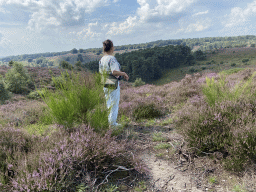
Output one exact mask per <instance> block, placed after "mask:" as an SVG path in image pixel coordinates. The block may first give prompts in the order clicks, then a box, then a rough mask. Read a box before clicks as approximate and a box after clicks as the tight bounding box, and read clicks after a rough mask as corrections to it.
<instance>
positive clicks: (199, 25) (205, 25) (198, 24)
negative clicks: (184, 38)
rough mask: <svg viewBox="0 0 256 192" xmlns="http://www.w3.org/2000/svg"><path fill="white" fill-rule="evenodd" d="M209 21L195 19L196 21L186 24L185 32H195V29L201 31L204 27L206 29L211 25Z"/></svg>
mask: <svg viewBox="0 0 256 192" xmlns="http://www.w3.org/2000/svg"><path fill="white" fill-rule="evenodd" d="M210 23H211V22H210V20H206V21H204V22H201V21H197V22H196V23H191V24H189V25H188V27H187V28H186V30H185V32H186V33H191V32H195V31H203V30H205V29H208V28H209V27H210V26H211V24H210Z"/></svg>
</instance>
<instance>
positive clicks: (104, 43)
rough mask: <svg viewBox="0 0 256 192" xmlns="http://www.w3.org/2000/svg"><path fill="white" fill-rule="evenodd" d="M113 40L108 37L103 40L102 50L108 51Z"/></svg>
mask: <svg viewBox="0 0 256 192" xmlns="http://www.w3.org/2000/svg"><path fill="white" fill-rule="evenodd" d="M113 46H114V45H113V42H112V41H111V40H109V39H107V40H106V41H104V42H103V50H104V52H108V51H109V50H110V49H111V48H112V47H113Z"/></svg>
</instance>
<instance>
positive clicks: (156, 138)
mask: <svg viewBox="0 0 256 192" xmlns="http://www.w3.org/2000/svg"><path fill="white" fill-rule="evenodd" d="M152 140H153V141H154V142H155V141H167V138H166V137H163V133H161V132H159V133H154V134H153V136H152Z"/></svg>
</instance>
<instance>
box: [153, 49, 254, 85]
mask: <svg viewBox="0 0 256 192" xmlns="http://www.w3.org/2000/svg"><path fill="white" fill-rule="evenodd" d="M246 59H248V61H247V60H246ZM243 61H244V62H243ZM245 61H246V62H245ZM255 64H256V48H252V47H248V48H226V49H220V50H217V51H215V52H214V53H212V52H211V53H208V54H207V58H206V60H204V61H197V62H196V65H195V66H186V67H179V68H177V69H172V70H169V71H166V74H165V75H164V76H163V77H162V78H161V79H159V80H157V81H152V82H151V83H152V84H154V85H164V84H165V83H167V82H172V81H176V82H179V81H181V80H182V79H183V78H184V77H185V76H186V74H193V73H196V72H198V73H200V74H203V73H210V72H216V73H219V72H221V71H223V70H229V69H235V70H239V69H240V68H241V69H244V68H247V67H249V68H251V67H254V66H255ZM237 68H239V69H237Z"/></svg>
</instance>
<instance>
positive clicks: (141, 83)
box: [132, 78, 145, 87]
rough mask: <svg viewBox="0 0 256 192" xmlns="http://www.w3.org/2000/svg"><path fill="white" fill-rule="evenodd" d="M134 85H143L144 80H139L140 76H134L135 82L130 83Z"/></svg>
mask: <svg viewBox="0 0 256 192" xmlns="http://www.w3.org/2000/svg"><path fill="white" fill-rule="evenodd" d="M132 85H133V86H134V87H138V86H141V85H145V82H144V81H142V80H141V78H136V80H135V82H134V83H133V84H132Z"/></svg>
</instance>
